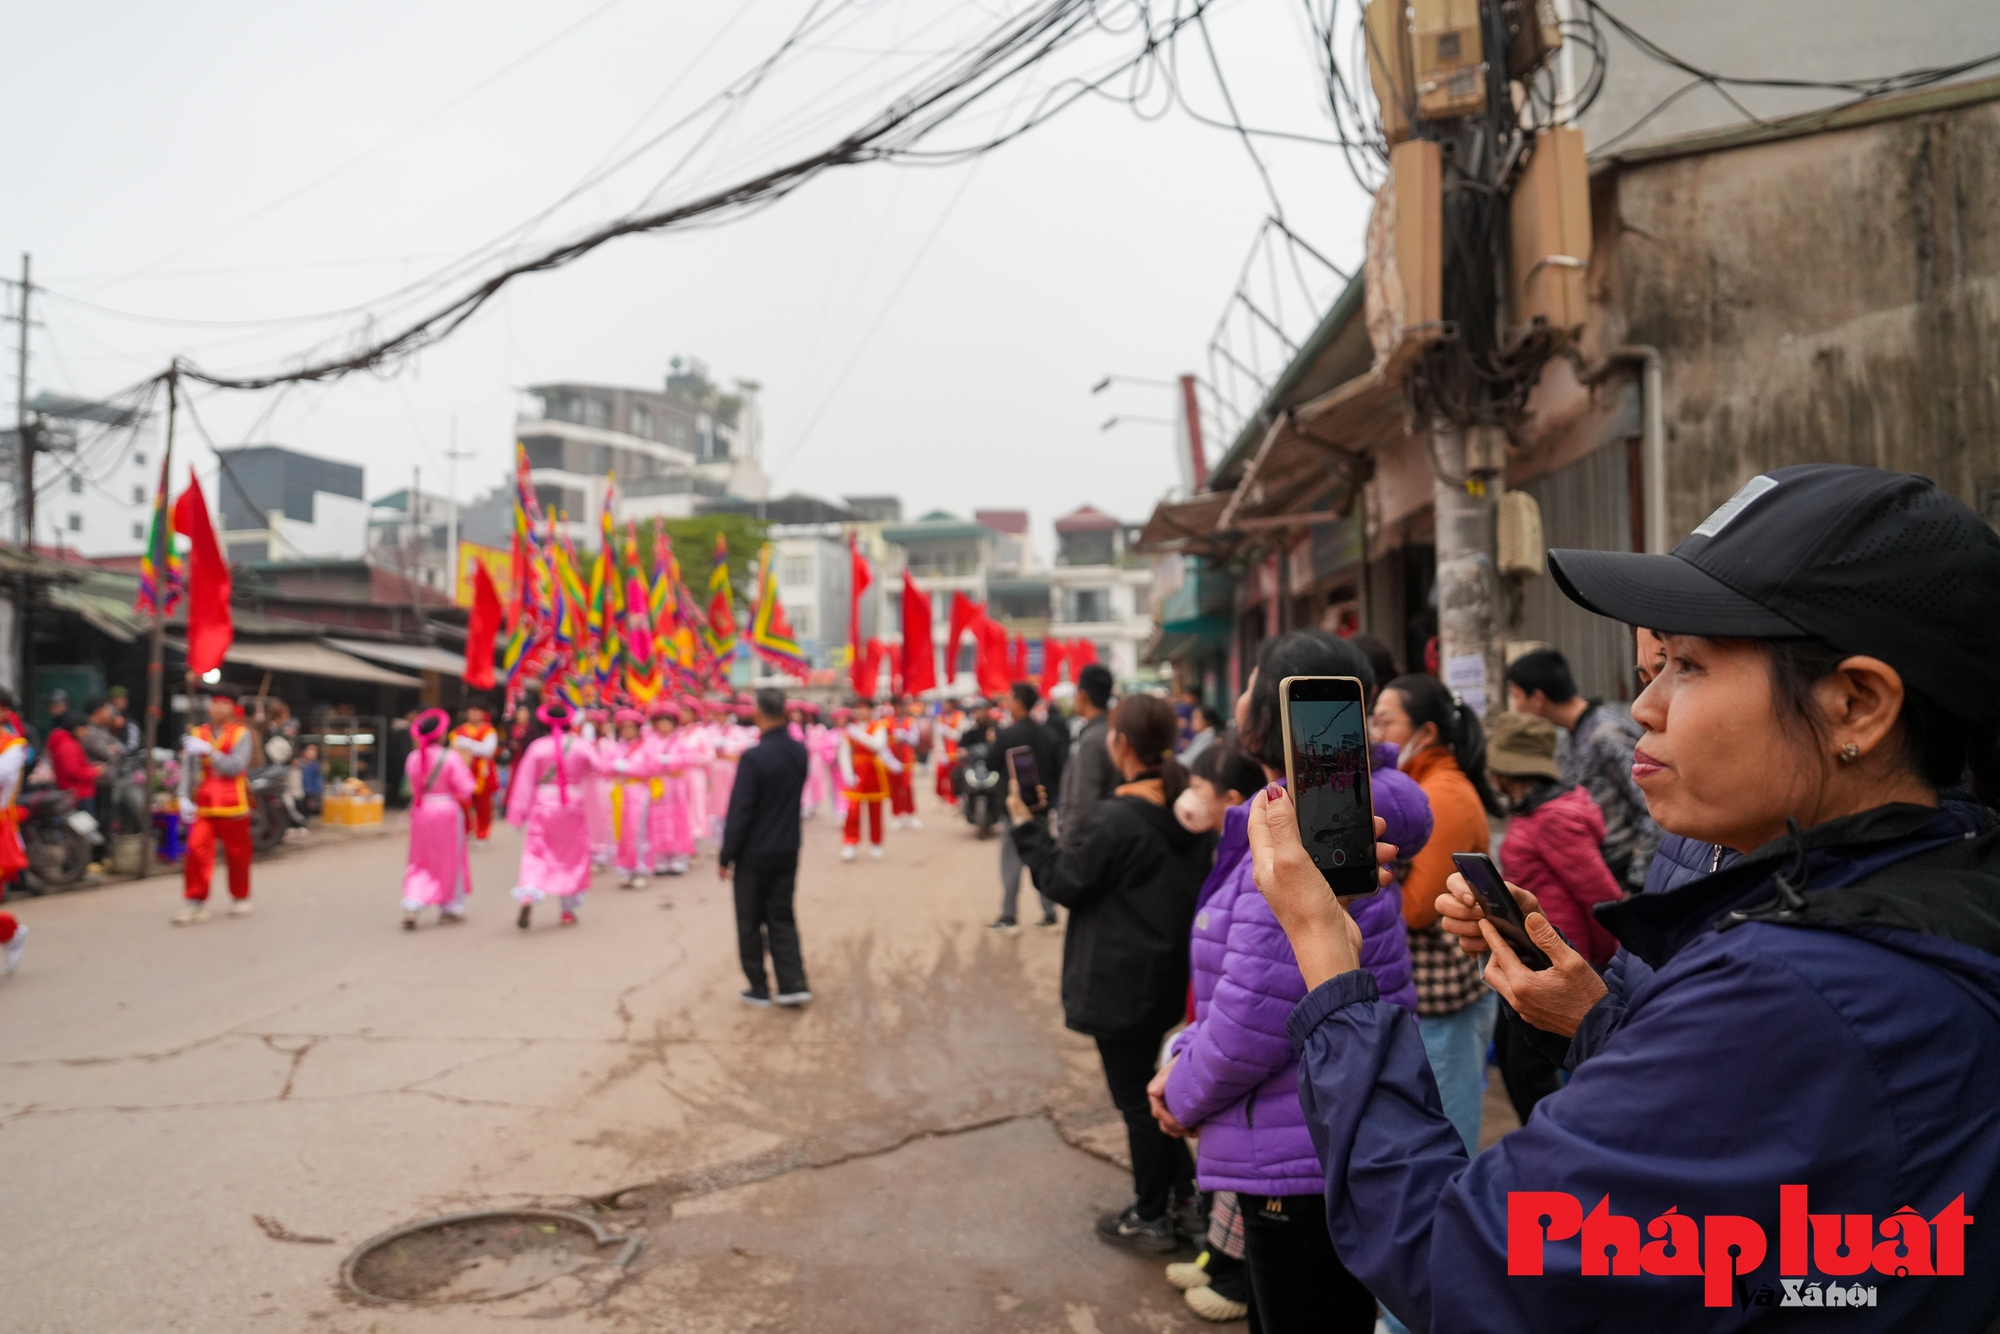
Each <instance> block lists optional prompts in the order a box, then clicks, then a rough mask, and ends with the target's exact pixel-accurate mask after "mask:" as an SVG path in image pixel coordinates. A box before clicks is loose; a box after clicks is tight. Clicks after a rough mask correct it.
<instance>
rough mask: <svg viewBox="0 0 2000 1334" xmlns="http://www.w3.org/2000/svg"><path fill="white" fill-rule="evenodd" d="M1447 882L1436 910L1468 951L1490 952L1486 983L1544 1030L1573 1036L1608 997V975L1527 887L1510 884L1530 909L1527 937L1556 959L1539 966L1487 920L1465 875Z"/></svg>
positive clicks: (1527, 911)
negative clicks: (1574, 944)
mask: <svg viewBox="0 0 2000 1334" xmlns="http://www.w3.org/2000/svg"><path fill="white" fill-rule="evenodd" d="M1445 888H1446V890H1447V892H1446V893H1443V894H1440V895H1438V911H1439V912H1440V913H1441V914H1443V916H1442V918H1441V919H1440V920H1442V921H1443V922H1444V924H1445V930H1447V931H1450V932H1451V933H1452V934H1454V935H1456V936H1457V937H1458V938H1459V941H1458V943H1459V948H1461V949H1463V950H1464V951H1465V952H1466V953H1467V954H1473V955H1477V954H1481V953H1486V954H1490V955H1492V957H1491V958H1490V959H1488V960H1487V961H1486V982H1487V985H1488V986H1490V987H1492V988H1493V989H1494V990H1495V991H1497V992H1499V993H1500V994H1501V995H1502V996H1504V997H1505V998H1506V1000H1507V1003H1508V1004H1509V1005H1511V1006H1513V1007H1514V1011H1515V1013H1517V1014H1519V1015H1520V1016H1521V1017H1522V1018H1523V1019H1525V1020H1527V1021H1528V1022H1529V1023H1531V1024H1533V1025H1534V1026H1535V1027H1536V1028H1539V1029H1541V1030H1542V1031H1543V1032H1544V1033H1555V1034H1557V1035H1559V1036H1561V1037H1566V1038H1571V1037H1575V1036H1576V1030H1577V1027H1578V1026H1579V1025H1581V1024H1582V1023H1583V1017H1584V1016H1585V1015H1586V1014H1589V1013H1590V1010H1591V1007H1592V1006H1594V1005H1596V1004H1597V1002H1598V1001H1600V1000H1602V999H1603V998H1604V994H1605V991H1606V990H1607V988H1606V987H1605V985H1604V979H1603V978H1601V977H1599V976H1598V975H1597V970H1596V969H1595V968H1592V967H1591V966H1590V960H1588V959H1586V958H1584V957H1583V956H1582V955H1581V954H1578V953H1577V952H1576V951H1575V950H1573V949H1571V948H1570V947H1569V942H1568V941H1566V940H1564V939H1563V938H1562V932H1560V931H1558V930H1556V929H1555V927H1553V926H1551V925H1550V924H1549V919H1548V918H1547V917H1545V916H1543V915H1542V912H1541V904H1540V903H1538V902H1537V901H1536V899H1535V896H1534V895H1533V894H1530V893H1529V892H1528V891H1527V890H1525V889H1517V888H1516V887H1515V886H1513V885H1509V886H1507V889H1508V891H1509V892H1511V893H1512V894H1513V896H1514V901H1515V902H1516V903H1518V904H1520V905H1521V911H1522V912H1523V913H1525V914H1526V915H1527V919H1528V938H1529V939H1530V940H1533V941H1534V942H1535V944H1537V945H1539V946H1540V947H1541V950H1542V953H1544V954H1546V955H1548V956H1549V959H1550V960H1551V962H1553V964H1554V965H1555V966H1554V967H1552V968H1545V969H1542V970H1541V971H1540V972H1537V971H1536V970H1535V969H1533V968H1530V967H1528V965H1526V964H1524V963H1522V962H1521V958H1520V956H1519V955H1517V954H1515V953H1514V947H1513V946H1511V945H1509V944H1508V943H1507V941H1506V939H1505V937H1503V936H1502V935H1501V934H1500V933H1499V931H1497V930H1495V929H1494V926H1493V923H1491V922H1490V921H1487V920H1486V912H1485V910H1484V909H1483V908H1481V907H1480V906H1479V904H1478V902H1477V900H1476V899H1475V898H1474V896H1473V893H1472V891H1471V890H1470V889H1469V888H1467V886H1466V883H1465V877H1464V876H1460V875H1453V876H1452V877H1451V878H1450V879H1448V880H1446V881H1445ZM1447 904H1450V905H1451V906H1450V907H1447V906H1446V905H1447ZM1473 914H1477V915H1476V916H1474V915H1473ZM1467 924H1470V926H1471V928H1472V930H1474V931H1477V932H1479V941H1480V943H1479V944H1478V945H1477V946H1476V947H1475V945H1474V943H1473V941H1472V940H1471V938H1470V937H1469V934H1468V932H1467V931H1466V929H1465V927H1466V926H1467Z"/></svg>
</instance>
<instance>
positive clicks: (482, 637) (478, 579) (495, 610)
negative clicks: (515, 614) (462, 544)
mask: <svg viewBox="0 0 2000 1334" xmlns="http://www.w3.org/2000/svg"><path fill="white" fill-rule="evenodd" d="M499 630H500V590H499V589H497V588H495V587H493V576H492V575H490V574H488V573H487V572H486V567H485V566H484V565H482V564H479V563H477V562H474V564H473V566H472V614H471V615H470V616H468V617H467V618H466V622H465V683H466V684H467V685H469V686H471V687H472V688H473V689H474V690H491V689H492V688H493V639H494V636H495V635H496V634H497V633H498V632H499Z"/></svg>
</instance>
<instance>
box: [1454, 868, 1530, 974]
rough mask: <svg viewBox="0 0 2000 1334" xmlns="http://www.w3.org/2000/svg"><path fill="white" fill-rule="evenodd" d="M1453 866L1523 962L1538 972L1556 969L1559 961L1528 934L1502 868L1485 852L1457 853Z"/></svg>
mask: <svg viewBox="0 0 2000 1334" xmlns="http://www.w3.org/2000/svg"><path fill="white" fill-rule="evenodd" d="M1451 863H1452V865H1453V866H1456V867H1457V868H1458V873H1459V874H1460V875H1462V876H1464V877H1465V883H1466V885H1467V886H1469V887H1470V888H1471V890H1472V892H1473V893H1474V894H1476V895H1478V896H1479V903H1480V906H1481V907H1483V908H1485V909H1486V919H1487V920H1488V921H1490V922H1492V923H1493V929H1494V930H1496V931H1498V932H1499V933H1500V938H1501V939H1502V940H1504V941H1506V942H1507V944H1508V945H1509V946H1511V947H1512V948H1513V950H1514V953H1515V954H1516V955H1517V956H1518V957H1519V958H1520V960H1521V962H1522V963H1524V964H1526V965H1527V966H1528V967H1530V968H1532V969H1534V970H1535V971H1536V972H1538V973H1539V972H1541V971H1542V970H1543V969H1544V968H1553V967H1555V961H1554V960H1553V959H1551V958H1549V956H1548V955H1546V954H1544V953H1542V947H1541V946H1539V945H1537V944H1536V943H1535V942H1534V939H1533V938H1532V937H1530V936H1529V935H1528V919H1527V917H1526V916H1524V915H1523V914H1522V912H1521V905H1520V903H1519V902H1517V901H1516V900H1515V898H1514V893H1513V891H1512V890H1510V889H1508V888H1507V885H1506V882H1505V881H1503V880H1502V879H1501V878H1500V868H1499V867H1497V866H1495V865H1494V864H1493V859H1492V858H1491V857H1489V856H1487V855H1486V854H1485V853H1483V852H1454V853H1453V854H1452V855H1451Z"/></svg>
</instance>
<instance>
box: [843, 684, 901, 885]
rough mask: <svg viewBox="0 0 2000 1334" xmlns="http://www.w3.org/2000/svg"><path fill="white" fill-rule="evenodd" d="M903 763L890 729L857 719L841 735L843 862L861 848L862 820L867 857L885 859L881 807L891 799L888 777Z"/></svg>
mask: <svg viewBox="0 0 2000 1334" xmlns="http://www.w3.org/2000/svg"><path fill="white" fill-rule="evenodd" d="M902 766H903V762H902V761H901V760H899V759H897V758H896V757H895V755H894V754H892V753H891V751H890V749H889V725H888V723H887V722H885V721H883V720H882V719H880V718H877V719H875V720H873V721H872V722H871V721H869V720H867V719H866V718H860V717H857V718H856V719H855V720H854V721H853V722H851V723H849V724H848V725H847V726H846V727H844V728H842V729H841V732H840V782H841V795H843V796H844V797H846V798H847V824H846V827H845V828H844V829H843V830H842V832H841V835H840V859H841V860H842V861H844V862H851V861H853V860H854V858H855V854H856V849H858V848H859V847H860V844H861V820H862V814H863V812H864V811H865V812H866V813H867V818H868V843H869V848H868V855H869V856H870V857H880V856H881V855H882V803H883V802H885V801H887V800H888V799H889V775H890V774H892V773H895V772H897V771H898V770H900V769H901V768H902Z"/></svg>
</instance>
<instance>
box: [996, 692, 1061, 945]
mask: <svg viewBox="0 0 2000 1334" xmlns="http://www.w3.org/2000/svg"><path fill="white" fill-rule="evenodd" d="M1041 697H1042V696H1041V692H1040V691H1039V690H1036V689H1035V687H1034V686H1033V685H1031V684H1029V683H1028V682H1026V681H1016V682H1015V683H1014V684H1013V686H1012V687H1011V688H1009V690H1008V691H1007V695H1006V698H1005V700H1004V701H1003V702H1004V704H1005V705H1006V709H1007V718H1008V721H1007V723H1006V725H1005V726H1003V727H1000V728H999V729H998V730H997V731H995V732H994V734H993V742H992V744H991V746H990V747H989V748H988V753H989V754H990V755H991V757H992V761H990V762H998V763H1002V764H1005V765H1006V766H1007V771H1008V781H1009V782H1012V781H1013V770H1014V768H1015V766H1016V765H1017V764H1018V763H1019V761H1018V760H1009V759H1008V758H1007V757H1008V756H1009V755H1010V754H1013V753H1015V752H1019V751H1026V752H1027V754H1028V757H1029V759H1030V761H1031V762H1032V764H1033V766H1034V773H1035V777H1036V779H1037V780H1038V783H1037V786H1039V787H1040V788H1041V790H1042V795H1040V796H1039V797H1038V796H1036V795H1035V793H1034V792H1032V791H1030V792H1028V793H1026V794H1025V796H1026V797H1027V798H1028V805H1027V812H1028V813H1027V815H1026V816H1017V815H1015V814H1014V813H1013V805H1012V803H1011V802H1010V803H1009V804H1008V808H1007V813H1006V815H1005V817H1004V818H1003V819H1002V820H1001V822H1000V823H1001V830H1000V916H999V917H998V918H997V919H995V920H994V922H993V923H992V925H991V926H989V927H988V928H987V929H988V930H990V931H997V932H1000V933H1002V934H1007V935H1011V934H1012V933H1014V932H1016V931H1019V930H1020V918H1019V917H1017V916H1016V915H1015V913H1016V905H1017V904H1018V903H1019V902H1020V898H1021V857H1020V854H1019V853H1018V852H1016V851H1015V846H1014V840H1013V839H1011V838H1009V837H1007V835H1008V832H1009V831H1010V830H1011V829H1012V827H1013V825H1014V824H1015V823H1017V822H1018V821H1019V820H1021V819H1028V820H1032V821H1034V822H1035V823H1036V824H1039V825H1041V826H1042V829H1043V831H1044V832H1047V829H1048V824H1049V798H1050V797H1052V796H1054V795H1055V794H1056V793H1057V792H1059V791H1061V790H1062V789H1061V786H1060V784H1061V783H1062V755H1061V753H1060V752H1059V751H1057V749H1056V739H1055V737H1054V736H1052V735H1051V734H1050V732H1049V729H1048V728H1047V727H1046V726H1044V725H1043V724H1041V723H1038V722H1036V721H1035V719H1034V716H1033V713H1034V708H1035V705H1036V704H1037V703H1039V702H1040V701H1041ZM1041 899H1042V919H1041V925H1042V926H1045V927H1054V926H1055V925H1056V905H1055V904H1054V903H1053V902H1052V901H1051V900H1050V899H1049V896H1048V895H1047V894H1043V895H1042V896H1041Z"/></svg>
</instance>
